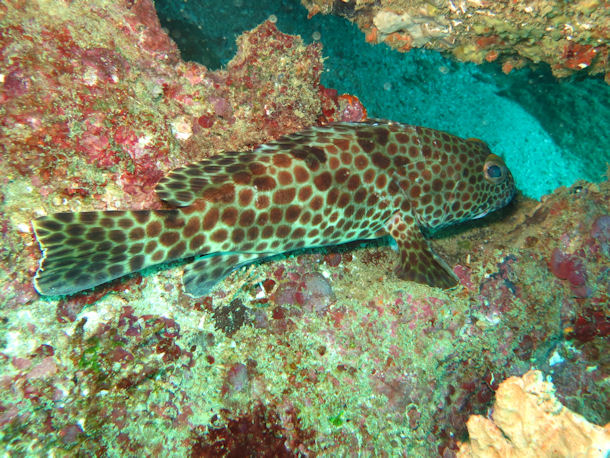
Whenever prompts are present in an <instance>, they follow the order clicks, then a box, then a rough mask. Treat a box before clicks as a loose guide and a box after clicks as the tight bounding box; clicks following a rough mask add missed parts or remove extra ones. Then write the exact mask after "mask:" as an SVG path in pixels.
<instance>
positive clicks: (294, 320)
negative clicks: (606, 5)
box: [0, 0, 610, 456]
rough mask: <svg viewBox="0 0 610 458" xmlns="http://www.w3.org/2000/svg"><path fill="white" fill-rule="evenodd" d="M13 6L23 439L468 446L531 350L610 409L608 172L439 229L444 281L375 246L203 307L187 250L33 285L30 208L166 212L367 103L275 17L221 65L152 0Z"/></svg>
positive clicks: (14, 420)
mask: <svg viewBox="0 0 610 458" xmlns="http://www.w3.org/2000/svg"><path fill="white" fill-rule="evenodd" d="M0 22H1V26H2V32H1V34H0V99H1V100H2V103H1V104H0V115H1V118H0V123H2V137H1V138H0V140H1V146H0V147H1V148H2V155H1V156H0V160H1V164H2V170H3V172H4V173H3V175H2V177H1V178H0V225H1V227H2V236H3V243H2V245H1V247H0V257H1V258H0V259H1V262H0V305H1V309H0V386H1V387H2V394H1V395H0V444H2V448H3V449H4V450H6V452H7V453H8V454H14V455H28V454H29V455H43V454H48V453H51V454H59V455H61V454H66V453H68V454H79V455H109V456H112V455H133V454H145V455H161V454H166V455H178V456H185V455H191V456H208V455H210V454H225V455H228V456H239V455H240V454H241V453H242V452H243V450H250V449H252V448H254V447H255V448H257V449H258V450H259V451H260V453H261V454H266V455H267V456H295V455H320V454H327V455H345V454H348V453H349V452H354V451H359V452H360V453H362V454H363V455H368V454H371V455H373V454H377V455H383V454H387V455H397V454H401V453H405V454H410V455H411V454H412V455H414V456H434V455H437V454H440V455H443V454H444V455H445V456H453V455H455V453H456V452H457V450H458V440H464V439H465V438H466V430H465V426H464V425H465V421H466V419H467V418H468V417H469V415H471V414H482V413H484V412H486V410H487V409H488V408H489V407H490V406H491V402H492V400H493V397H494V391H495V390H496V389H497V388H498V383H499V381H500V380H503V379H505V378H507V377H510V376H514V375H522V374H523V373H525V372H526V371H527V370H528V369H529V368H530V366H535V367H538V368H539V369H541V370H542V371H543V372H544V373H545V374H548V375H552V376H553V379H554V382H555V386H556V389H557V393H556V396H557V398H558V399H559V400H560V401H561V402H562V403H563V404H564V405H566V406H567V407H568V408H570V409H571V410H573V411H575V412H577V413H579V414H580V415H583V416H584V417H585V418H587V419H589V420H590V421H593V422H595V423H599V424H603V423H606V422H607V421H608V418H609V417H610V412H609V411H608V406H607V399H608V397H609V396H610V393H609V391H608V390H609V388H608V383H607V377H608V373H609V367H610V366H609V365H610V363H609V361H608V352H607V345H608V336H609V334H610V321H609V319H608V316H607V313H608V312H607V310H608V309H607V304H608V294H609V291H608V274H609V271H608V256H609V254H610V253H609V248H608V246H609V245H608V241H609V240H610V232H609V231H610V225H609V224H608V218H609V217H610V210H609V208H608V202H609V198H610V186H609V184H608V182H604V183H601V184H599V185H596V184H590V183H585V182H582V183H579V184H577V185H574V186H573V187H571V188H561V189H559V190H557V191H556V192H555V193H554V194H552V195H549V196H546V197H545V198H543V199H542V201H541V202H537V201H533V200H529V199H525V198H523V197H518V198H517V200H516V201H515V202H514V203H513V204H512V205H511V206H509V207H508V208H506V209H505V210H503V211H502V212H501V213H497V214H493V215H490V216H489V217H487V218H485V219H483V220H478V221H476V222H473V223H470V224H468V225H465V226H461V227H460V228H454V229H447V230H445V231H443V232H442V233H439V234H433V236H434V240H433V244H434V247H435V249H436V250H437V251H439V253H440V254H441V255H442V257H443V258H444V259H447V260H448V263H449V264H450V265H452V266H455V269H454V271H455V273H456V275H458V277H459V278H460V283H461V284H460V285H459V286H458V287H456V288H455V289H452V290H447V291H442V290H439V289H436V288H430V287H427V286H424V285H418V284H414V283H409V282H404V281H400V280H398V279H396V278H395V276H394V274H393V267H394V265H395V262H396V259H395V253H394V252H393V250H392V248H391V247H388V246H387V244H385V243H384V242H383V241H380V242H378V243H369V244H358V243H356V244H351V245H348V246H340V247H336V248H335V249H334V250H327V251H320V250H303V251H300V252H297V253H294V254H292V255H290V256H282V257H278V258H277V259H275V260H273V261H271V262H267V263H264V264H260V265H256V266H250V267H248V268H245V269H241V270H238V271H236V272H234V273H232V274H231V275H230V276H229V277H228V278H227V279H226V280H224V281H223V282H222V283H221V284H220V285H219V286H218V287H217V288H215V289H214V290H213V292H212V293H211V294H210V295H209V296H206V297H204V298H200V299H192V298H190V297H188V296H186V295H185V294H184V293H183V291H182V289H181V287H180V280H179V279H180V276H181V270H182V268H181V267H182V266H181V265H179V264H172V265H166V266H161V267H159V268H150V269H147V270H145V271H143V272H141V273H139V274H134V275H131V276H129V277H126V278H123V279H119V280H117V281H114V282H112V283H110V284H107V285H103V286H100V287H98V288H96V289H94V290H91V291H86V292H83V293H80V294H78V295H74V296H70V297H51V298H41V297H39V296H38V295H37V294H36V293H35V292H34V290H33V288H32V286H31V279H32V276H33V274H34V271H35V269H36V265H37V262H38V259H39V256H40V253H39V250H38V246H37V244H36V242H35V240H34V239H33V237H32V232H31V226H30V221H31V220H32V219H33V218H35V217H36V216H40V215H41V214H43V213H48V212H53V211H60V210H66V211H68V210H80V209H83V210H84V209H92V210H93V209H114V208H160V207H161V203H160V202H158V201H157V200H155V198H154V196H153V194H152V187H153V186H154V184H155V183H156V181H157V180H158V178H159V177H160V176H161V175H163V174H165V173H166V172H167V171H168V170H170V169H172V168H174V167H176V166H180V165H182V164H185V163H187V162H191V161H196V160H198V159H202V158H204V157H207V156H208V155H212V154H219V153H220V152H222V151H224V150H236V149H246V148H250V147H252V146H255V145H257V144H258V143H260V142H264V141H267V140H269V139H271V138H275V137H276V136H278V135H281V134H283V133H288V132H292V131H295V130H299V129H301V128H302V127H304V126H306V125H310V124H314V123H325V122H329V121H331V120H350V119H351V120H358V119H362V117H363V116H366V110H365V108H364V107H363V106H362V104H361V103H360V102H358V101H357V99H355V98H353V97H351V96H347V95H339V94H337V93H336V91H333V89H332V88H323V87H321V86H320V85H319V75H320V72H321V71H322V69H323V57H322V51H321V48H320V47H319V45H310V46H304V45H303V43H302V42H301V40H300V39H299V38H298V37H294V36H288V35H285V34H283V33H281V32H279V31H278V30H277V29H276V28H275V26H274V25H273V24H271V23H269V22H265V23H263V24H262V25H261V26H259V27H257V28H256V29H254V30H252V31H249V32H247V33H245V34H244V35H242V36H241V37H240V38H239V40H238V41H239V50H238V53H237V55H236V56H235V58H234V59H233V60H232V61H231V62H230V63H229V64H228V66H227V67H226V68H225V69H223V70H218V71H214V72H211V71H209V70H208V69H206V68H205V67H203V66H200V65H197V64H193V63H186V62H183V61H182V60H181V59H180V56H179V54H178V52H177V50H176V48H175V46H174V45H173V43H172V42H171V40H169V39H168V38H167V36H166V35H165V33H164V32H163V30H162V29H161V28H160V27H159V23H158V22H157V20H156V16H155V12H154V9H153V5H152V2H151V1H150V0H135V1H131V0H130V1H127V0H126V1H121V2H116V1H109V0H96V1H95V2H91V1H84V0H73V1H70V2H53V5H52V9H51V5H50V4H49V2H43V1H39V0H33V1H23V0H10V1H8V2H4V3H2V5H0ZM271 56H273V57H271Z"/></svg>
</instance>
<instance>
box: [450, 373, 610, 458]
mask: <svg viewBox="0 0 610 458" xmlns="http://www.w3.org/2000/svg"><path fill="white" fill-rule="evenodd" d="M553 392H554V388H553V385H552V384H551V383H549V382H545V381H544V377H543V375H542V373H541V372H540V371H529V372H527V373H526V374H525V375H523V377H521V378H519V377H510V378H508V379H506V380H505V381H503V382H502V383H501V384H500V386H499V387H498V390H497V391H496V400H495V403H494V407H493V413H492V418H493V421H492V420H489V419H487V418H485V417H483V416H481V415H473V416H471V417H470V419H469V420H468V433H469V435H470V442H469V443H464V444H460V451H459V453H458V457H462V458H474V457H494V456H587V457H591V458H593V457H599V458H603V457H606V456H608V455H607V454H608V453H610V423H608V424H607V425H606V426H605V427H604V428H602V427H601V426H597V425H594V424H591V423H589V422H588V421H587V420H585V419H584V418H583V417H582V416H580V415H578V414H575V413H574V412H572V411H571V410H569V409H567V408H565V407H564V406H562V405H561V403H560V402H559V401H558V400H557V399H556V398H555V396H554V394H553Z"/></svg>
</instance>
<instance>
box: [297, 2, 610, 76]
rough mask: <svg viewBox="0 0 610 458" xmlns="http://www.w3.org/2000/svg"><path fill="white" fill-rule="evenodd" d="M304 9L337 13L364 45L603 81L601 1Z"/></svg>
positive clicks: (608, 21)
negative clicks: (546, 68)
mask: <svg viewBox="0 0 610 458" xmlns="http://www.w3.org/2000/svg"><path fill="white" fill-rule="evenodd" d="M302 3H303V4H304V5H305V7H306V8H307V9H308V10H309V12H310V15H313V14H317V13H323V14H331V13H332V14H338V15H341V16H344V17H346V18H348V19H350V20H351V21H354V22H356V23H357V24H358V26H359V27H360V29H361V30H362V31H363V32H364V33H365V34H366V41H368V42H369V43H381V42H383V43H386V44H387V45H389V46H391V47H392V48H395V49H397V50H399V51H403V52H404V51H408V50H409V49H411V48H414V47H417V48H420V47H425V48H429V49H436V50H439V51H442V52H447V53H451V54H453V56H455V57H456V58H457V59H459V60H462V61H469V62H476V63H482V62H484V61H487V62H493V61H496V60H497V61H498V62H501V64H502V69H503V70H504V71H505V72H509V71H510V70H511V69H512V68H518V67H522V66H523V65H525V64H526V63H537V62H546V63H548V64H549V65H550V66H551V69H552V70H553V73H554V74H555V75H556V76H558V77H565V76H568V75H571V74H573V73H575V72H586V73H588V74H590V75H595V74H600V73H601V74H604V75H605V78H606V82H608V83H610V64H609V61H608V50H609V47H608V42H609V41H610V36H609V35H608V31H609V30H610V29H609V25H610V18H609V16H608V12H607V5H605V4H604V2H603V1H599V0H583V1H578V2H562V1H558V0H538V1H527V2H521V1H516V2H494V1H486V0H455V1H454V0H436V1H415V2H414V1H411V0H409V1H407V0H399V1H395V0H381V1H377V0H302Z"/></svg>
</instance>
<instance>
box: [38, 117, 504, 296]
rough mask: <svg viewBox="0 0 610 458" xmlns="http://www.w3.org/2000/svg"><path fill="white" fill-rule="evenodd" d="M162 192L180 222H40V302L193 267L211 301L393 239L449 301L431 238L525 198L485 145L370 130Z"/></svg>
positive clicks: (176, 179) (63, 217)
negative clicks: (303, 252)
mask: <svg viewBox="0 0 610 458" xmlns="http://www.w3.org/2000/svg"><path fill="white" fill-rule="evenodd" d="M155 192H156V195H157V196H158V197H159V199H161V200H162V201H163V202H165V203H166V204H167V207H169V208H167V209H162V210H124V211H121V210H116V211H84V212H77V213H70V212H61V213H55V214H50V215H48V216H43V217H40V218H38V219H35V220H34V221H33V222H32V225H33V229H34V233H35V237H36V239H37V240H38V242H39V244H40V249H41V252H42V257H41V260H40V263H39V268H38V270H37V272H36V275H35V278H34V280H33V283H34V287H35V288H36V290H37V291H38V292H39V293H40V294H41V295H71V294H75V293H78V292H80V291H83V290H87V289H90V288H92V287H95V286H97V285H100V284H103V283H106V282H109V281H111V280H113V279H116V278H119V277H122V276H125V275H127V274H130V273H133V272H137V271H140V270H142V269H145V268H147V267H149V266H153V265H156V264H160V263H167V262H169V261H175V260H180V259H185V258H186V259H190V260H191V262H190V263H188V264H185V266H184V272H183V275H182V283H183V289H184V292H185V293H186V294H188V295H190V296H192V297H201V296H205V295H207V294H209V293H210V291H211V290H212V289H213V288H214V286H215V285H216V284H217V283H218V282H220V281H221V280H223V279H224V278H225V277H226V276H227V275H229V274H230V273H231V272H232V271H233V270H235V269H238V268H240V267H242V266H245V265H248V264H251V263H254V262H259V261H264V260H267V259H268V258H271V257H273V256H275V255H277V254H279V253H285V252H291V251H295V250H298V249H303V248H310V247H325V246H330V245H339V244H343V243H346V242H351V241H356V240H366V239H375V238H378V237H382V236H387V235H388V234H389V235H390V236H391V237H392V238H393V239H394V240H395V241H396V244H397V247H398V265H397V268H396V274H397V276H398V278H400V279H403V280H407V281H414V282H418V283H422V284H427V285H429V286H432V287H439V288H444V289H447V288H451V287H454V286H455V285H456V284H457V283H458V278H457V276H456V275H455V273H454V272H453V271H452V269H451V268H450V267H449V266H448V265H447V263H446V262H445V261H444V260H443V259H441V258H440V257H439V256H438V255H437V254H436V253H434V251H433V250H432V248H431V246H430V244H429V242H428V238H427V236H426V232H427V231H430V230H436V229H439V228H442V227H445V226H448V225H450V224H456V223H459V222H462V221H467V220H472V219H476V218H481V217H483V216H485V215H486V214H488V213H489V212H492V211H494V210H497V209H499V208H501V207H503V206H505V205H506V204H508V203H509V202H510V201H511V199H512V198H513V196H514V194H515V184H514V180H513V177H512V175H511V173H510V171H509V170H508V168H507V166H506V165H505V163H504V161H503V160H502V159H501V158H500V157H499V156H497V155H495V154H493V153H491V151H490V149H489V147H488V146H487V144H485V143H484V142H483V141H481V140H478V139H463V138H460V137H456V136H454V135H451V134H449V133H446V132H441V131H438V130H434V129H430V128H426V127H419V126H412V125H408V124H402V123H398V122H392V121H382V120H376V119H370V120H367V121H363V122H339V123H332V124H328V125H323V126H312V127H309V128H307V129H305V130H303V131H301V132H297V133H293V134H289V135H286V136H283V137H280V138H278V139H277V140H275V141H271V142H269V143H266V144H263V145H260V146H259V147H258V148H256V149H254V150H251V151H241V152H225V153H223V154H218V155H215V156H212V157H210V158H207V159H204V160H202V161H199V162H195V163H192V164H189V165H186V166H184V167H180V168H178V169H175V170H173V171H171V172H170V173H169V174H168V175H167V176H165V177H164V178H162V179H161V180H160V181H159V183H158V184H157V186H156V188H155Z"/></svg>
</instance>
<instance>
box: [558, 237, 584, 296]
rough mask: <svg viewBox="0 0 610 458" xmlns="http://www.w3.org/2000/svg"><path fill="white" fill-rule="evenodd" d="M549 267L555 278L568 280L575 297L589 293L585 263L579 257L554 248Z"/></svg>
mask: <svg viewBox="0 0 610 458" xmlns="http://www.w3.org/2000/svg"><path fill="white" fill-rule="evenodd" d="M549 268H550V269H551V272H553V274H554V275H555V276H556V277H557V278H559V279H561V280H567V281H568V284H569V285H570V289H571V290H572V292H573V293H574V294H575V295H576V296H577V297H587V296H588V295H589V294H590V293H591V292H590V290H589V289H588V288H587V286H586V282H587V271H586V268H585V263H584V261H583V260H582V259H580V258H579V257H577V256H575V255H569V254H566V253H563V252H561V251H560V250H559V248H555V249H554V250H553V253H552V255H551V259H550V261H549Z"/></svg>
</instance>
